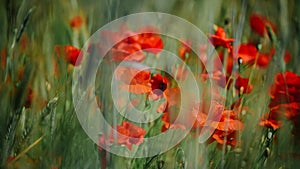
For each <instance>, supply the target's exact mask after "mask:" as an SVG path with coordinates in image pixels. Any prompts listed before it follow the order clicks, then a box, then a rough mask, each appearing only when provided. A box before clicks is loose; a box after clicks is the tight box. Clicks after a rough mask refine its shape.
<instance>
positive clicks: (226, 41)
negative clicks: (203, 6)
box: [208, 26, 234, 51]
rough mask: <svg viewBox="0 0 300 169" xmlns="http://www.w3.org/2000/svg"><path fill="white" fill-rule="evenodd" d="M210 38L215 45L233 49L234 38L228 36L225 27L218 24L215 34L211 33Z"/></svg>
mask: <svg viewBox="0 0 300 169" xmlns="http://www.w3.org/2000/svg"><path fill="white" fill-rule="evenodd" d="M208 36H209V40H210V42H211V43H212V44H213V45H214V46H222V47H224V48H227V49H229V51H231V50H232V45H231V44H232V42H234V39H230V38H226V33H225V31H224V29H223V28H221V27H218V26H216V27H215V34H214V35H212V34H209V35H208Z"/></svg>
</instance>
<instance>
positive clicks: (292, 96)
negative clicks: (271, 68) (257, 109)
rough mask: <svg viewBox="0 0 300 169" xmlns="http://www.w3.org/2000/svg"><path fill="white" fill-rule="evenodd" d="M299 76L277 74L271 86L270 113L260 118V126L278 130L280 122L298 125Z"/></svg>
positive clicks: (299, 101) (299, 106) (299, 107)
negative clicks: (286, 120)
mask: <svg viewBox="0 0 300 169" xmlns="http://www.w3.org/2000/svg"><path fill="white" fill-rule="evenodd" d="M299 94H300V76H299V75H297V74H295V73H293V72H289V71H287V72H285V73H277V74H276V76H275V81H274V84H273V85H272V86H271V90H270V96H271V99H272V100H271V102H270V104H269V108H270V112H269V113H267V114H266V116H265V117H263V118H262V120H261V122H260V125H262V126H265V127H268V128H273V129H274V130H276V129H278V128H279V127H280V124H281V120H283V119H284V118H285V119H288V120H293V122H294V124H295V126H297V125H298V123H299V121H298V120H299V115H300V114H299V112H300V95H299Z"/></svg>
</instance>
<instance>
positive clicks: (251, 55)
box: [238, 43, 258, 65]
mask: <svg viewBox="0 0 300 169" xmlns="http://www.w3.org/2000/svg"><path fill="white" fill-rule="evenodd" d="M257 55H258V51H257V49H256V47H255V46H254V45H253V44H249V43H245V44H241V45H240V46H239V49H238V59H242V62H243V63H247V64H251V65H252V64H254V62H255V58H256V56H257Z"/></svg>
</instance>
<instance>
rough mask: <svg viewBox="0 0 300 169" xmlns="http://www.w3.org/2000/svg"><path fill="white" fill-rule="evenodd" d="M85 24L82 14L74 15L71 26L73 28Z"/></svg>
mask: <svg viewBox="0 0 300 169" xmlns="http://www.w3.org/2000/svg"><path fill="white" fill-rule="evenodd" d="M82 24H83V19H82V17H81V16H79V15H77V16H74V17H73V18H72V19H71V20H70V26H71V28H74V29H76V28H80V27H81V26H82Z"/></svg>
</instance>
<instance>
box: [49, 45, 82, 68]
mask: <svg viewBox="0 0 300 169" xmlns="http://www.w3.org/2000/svg"><path fill="white" fill-rule="evenodd" d="M55 51H56V53H57V55H58V56H59V57H63V58H64V59H65V60H66V61H67V62H69V63H70V64H72V65H73V66H78V65H80V63H81V61H82V54H80V53H81V50H80V49H78V48H76V47H74V46H71V45H66V46H55Z"/></svg>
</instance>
